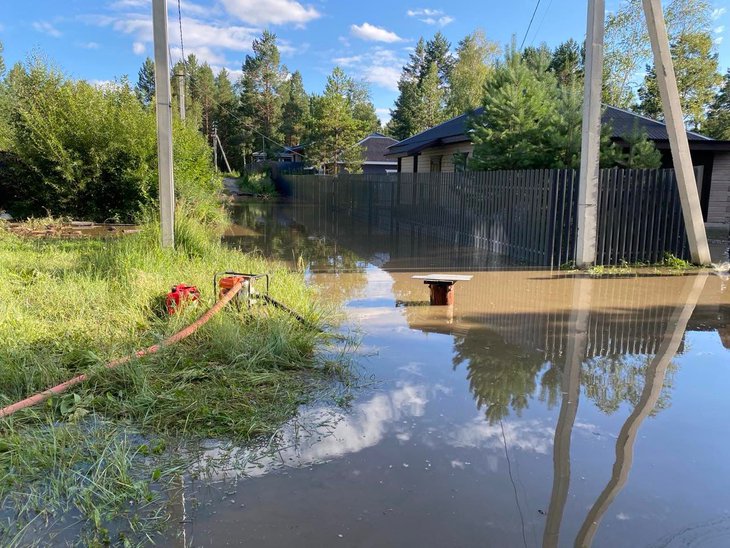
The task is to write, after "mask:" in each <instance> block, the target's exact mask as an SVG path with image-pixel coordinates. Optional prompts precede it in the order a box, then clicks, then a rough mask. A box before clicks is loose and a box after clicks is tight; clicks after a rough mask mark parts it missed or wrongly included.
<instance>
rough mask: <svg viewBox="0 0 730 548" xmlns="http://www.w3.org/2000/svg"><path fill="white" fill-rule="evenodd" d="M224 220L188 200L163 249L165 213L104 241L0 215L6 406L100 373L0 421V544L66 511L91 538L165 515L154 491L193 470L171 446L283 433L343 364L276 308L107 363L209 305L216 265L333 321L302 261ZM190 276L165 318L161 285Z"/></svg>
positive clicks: (317, 336) (119, 534)
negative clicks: (191, 208)
mask: <svg viewBox="0 0 730 548" xmlns="http://www.w3.org/2000/svg"><path fill="white" fill-rule="evenodd" d="M212 233H213V231H212V230H211V227H210V226H205V225H202V224H201V223H199V222H196V221H191V220H189V219H188V218H187V217H186V214H185V212H184V211H181V212H179V214H178V223H177V227H176V236H177V249H176V250H175V251H162V250H160V249H159V246H158V245H157V242H158V236H159V234H158V230H157V226H156V224H155V223H148V224H145V225H143V226H142V230H141V232H140V233H138V234H133V235H129V236H124V237H118V238H111V239H105V240H100V239H85V240H60V239H39V238H27V237H21V236H18V235H15V234H11V233H9V232H7V231H4V230H2V228H1V227H0V281H1V283H0V295H1V296H0V406H4V405H7V404H9V403H12V402H14V401H16V400H18V399H21V398H23V397H26V396H28V395H30V394H33V393H35V392H37V391H40V390H43V389H45V388H47V387H49V386H51V385H54V384H56V383H59V382H61V381H64V380H66V379H68V378H69V377H71V376H73V375H76V374H79V373H80V372H91V378H90V379H89V381H87V382H86V383H84V384H83V385H81V386H80V387H78V388H77V389H74V390H73V391H72V392H70V393H68V394H66V395H63V396H58V397H55V398H53V399H51V400H49V401H48V402H46V404H44V405H42V406H39V407H37V408H34V409H32V410H28V411H23V412H20V413H18V414H16V415H14V416H12V417H10V418H8V419H0V544H3V545H8V544H12V543H13V542H18V543H24V542H26V541H27V540H28V537H27V534H28V533H27V531H29V530H32V529H33V528H36V527H38V526H40V525H41V524H42V527H51V525H53V524H54V523H56V521H55V520H58V519H62V518H64V519H70V518H69V516H72V517H73V516H75V519H77V520H79V522H80V523H82V524H84V525H83V528H84V530H85V532H86V533H85V534H86V535H87V536H86V537H84V538H85V539H86V540H85V541H84V542H87V541H88V542H107V541H112V542H116V541H121V540H123V539H124V538H127V536H129V535H132V536H134V535H140V534H142V532H143V531H144V530H145V528H146V527H147V526H151V527H152V529H155V528H157V527H158V526H159V525H161V524H162V523H163V522H164V515H165V513H164V512H162V513H160V508H161V507H160V505H159V504H158V502H159V501H160V500H162V499H164V498H165V497H164V493H165V492H166V491H167V489H168V483H169V482H171V481H172V480H173V478H175V477H176V476H177V475H178V474H179V473H180V472H181V470H184V468H185V463H184V462H182V461H181V460H180V457H179V453H178V452H177V451H176V450H175V449H174V447H173V446H174V444H177V443H180V442H181V440H191V439H200V438H223V439H236V440H247V439H251V438H253V437H256V436H258V435H260V434H264V433H269V432H272V431H273V430H275V429H276V428H277V427H278V426H280V425H281V423H282V422H283V421H284V420H286V419H287V418H288V417H290V416H291V415H292V414H293V413H294V412H295V411H296V408H297V406H298V405H299V404H300V403H302V402H303V401H305V400H306V399H307V398H308V397H309V396H310V395H311V394H312V386H313V384H316V383H319V382H322V381H325V380H327V379H330V378H331V377H332V374H333V372H332V369H331V368H326V367H322V366H321V364H320V363H319V360H318V359H317V356H316V347H317V344H318V342H320V341H322V340H323V338H324V335H322V334H321V333H320V332H319V331H318V330H315V329H310V328H306V327H303V326H302V325H301V324H299V323H297V322H296V321H294V320H293V319H292V318H291V317H290V316H288V315H286V314H284V313H282V312H280V311H277V310H275V309H270V308H265V307H258V308H254V309H252V310H251V311H248V310H246V311H243V312H240V313H239V312H236V311H235V308H233V307H231V308H230V309H228V310H225V311H224V312H223V313H221V314H219V315H218V316H216V317H215V318H214V319H213V320H212V321H211V322H210V323H208V324H207V325H206V326H204V327H203V328H202V329H201V330H200V331H199V332H197V333H196V334H195V335H193V336H192V337H191V338H189V339H187V340H185V341H183V342H182V343H180V344H178V345H176V346H174V347H170V348H167V349H165V350H163V351H162V352H160V353H159V354H156V355H154V356H149V357H146V358H143V359H139V360H135V361H133V362H130V363H129V364H127V365H125V366H122V367H120V368H119V369H116V370H113V371H109V370H103V368H102V366H103V364H104V363H106V362H107V361H109V360H111V359H113V358H117V357H121V356H125V355H127V354H129V353H130V352H132V351H133V350H135V349H138V348H141V347H144V346H147V345H150V344H153V343H156V342H159V341H160V340H162V339H163V338H164V337H166V336H168V335H170V334H172V333H174V332H176V331H178V330H179V329H181V328H182V327H183V326H185V325H187V324H189V323H190V322H191V321H192V320H193V319H194V318H195V317H197V316H198V315H200V314H201V313H202V311H203V310H205V309H207V307H208V306H209V305H211V304H212V303H213V300H214V296H213V291H212V275H213V273H214V272H220V271H225V270H236V271H240V272H261V273H263V272H268V273H270V274H272V286H271V292H272V296H274V297H275V298H277V299H279V300H281V301H283V302H285V303H286V304H287V305H289V306H291V307H292V308H294V309H295V310H297V311H298V312H299V313H300V314H302V315H303V316H304V317H305V318H306V319H307V320H308V321H309V322H311V323H313V324H316V325H323V323H324V320H323V319H324V318H325V317H326V316H327V317H329V315H330V313H331V311H327V310H323V309H322V308H320V307H318V306H316V305H315V304H314V303H315V302H316V299H314V298H313V295H312V293H311V290H310V289H308V288H307V287H306V286H305V284H304V279H303V275H302V274H301V273H296V272H290V271H288V270H286V269H285V268H283V267H282V266H281V265H277V264H275V263H271V262H267V261H265V260H264V259H262V258H260V257H255V256H252V255H244V254H242V253H240V252H238V251H235V250H230V249H227V248H225V247H223V246H221V245H220V244H219V243H218V242H217V241H216V239H215V238H214V236H211V234H212ZM180 282H186V283H191V284H194V285H197V286H198V287H199V288H200V289H201V292H202V302H201V303H200V306H199V307H197V308H195V307H189V308H187V309H186V310H185V311H183V313H181V314H178V315H175V316H173V317H168V316H166V315H165V314H164V312H163V301H162V299H161V296H164V294H165V293H166V292H167V291H168V290H169V288H170V287H171V286H172V285H174V284H177V283H180ZM130 503H131V504H130ZM140 516H145V519H144V520H141V519H140ZM120 520H121V524H120ZM24 524H26V525H27V524H30V525H29V527H30V529H28V530H26V531H25V532H24V531H23V527H24Z"/></svg>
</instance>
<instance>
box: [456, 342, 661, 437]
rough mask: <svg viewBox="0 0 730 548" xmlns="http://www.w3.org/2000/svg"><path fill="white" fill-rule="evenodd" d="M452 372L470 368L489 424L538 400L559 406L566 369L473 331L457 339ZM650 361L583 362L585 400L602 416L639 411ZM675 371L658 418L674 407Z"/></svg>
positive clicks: (629, 357) (472, 384) (620, 358)
mask: <svg viewBox="0 0 730 548" xmlns="http://www.w3.org/2000/svg"><path fill="white" fill-rule="evenodd" d="M454 349H455V351H456V356H455V357H454V366H455V367H456V366H458V365H460V364H462V363H464V362H466V363H467V371H468V372H467V378H468V380H469V386H470V388H471V391H472V393H473V394H474V398H475V399H476V403H477V406H478V407H479V408H480V409H481V408H482V407H484V408H485V410H486V417H487V419H488V420H489V422H490V423H491V424H493V423H495V422H497V421H499V420H500V419H503V418H506V417H507V416H509V414H510V412H513V413H515V414H516V415H517V416H520V414H521V412H522V411H523V410H524V409H526V408H527V407H528V405H529V402H530V399H532V398H533V397H535V396H536V395H537V398H538V399H539V401H541V402H545V403H546V404H547V405H548V407H549V408H552V407H554V406H555V405H557V404H558V403H559V398H560V383H561V379H562V374H563V364H562V363H555V362H553V361H550V360H547V361H546V359H545V352H544V351H538V350H526V349H524V348H522V347H520V346H517V345H514V344H510V343H507V342H505V340H504V338H503V337H502V336H501V335H500V334H498V333H497V332H495V331H490V330H487V329H478V330H477V329H471V330H469V331H468V332H466V334H464V335H457V336H456V337H455V342H454ZM652 357H653V356H651V355H614V356H597V357H591V358H588V359H584V360H583V363H582V367H581V377H580V382H581V385H582V386H583V390H584V392H585V395H586V396H587V397H588V398H589V399H590V400H592V401H593V402H594V403H595V404H596V406H597V407H598V408H599V409H600V410H601V411H602V412H604V413H606V414H611V413H614V412H615V411H617V410H618V409H619V407H620V405H621V404H622V403H628V404H630V405H631V406H632V407H634V406H636V404H637V402H638V401H639V398H640V396H641V393H642V390H643V387H644V382H645V377H646V373H647V368H648V366H649V364H650V362H651V360H652ZM674 371H675V366H674V365H670V370H669V374H668V376H667V380H666V382H665V384H664V389H663V391H662V395H661V398H660V399H659V401H658V403H657V406H656V408H655V410H654V413H656V412H658V411H661V410H663V409H665V408H667V407H669V404H670V396H669V391H670V390H671V388H672V380H673V375H672V374H673V372H674Z"/></svg>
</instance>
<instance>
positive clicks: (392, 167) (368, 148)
mask: <svg viewBox="0 0 730 548" xmlns="http://www.w3.org/2000/svg"><path fill="white" fill-rule="evenodd" d="M397 143H398V141H396V140H395V139H393V138H391V137H386V136H385V135H383V134H382V133H371V134H370V135H368V136H367V137H365V138H364V139H363V140H362V141H360V142H358V143H357V144H358V145H360V147H361V148H362V155H363V162H362V172H363V173H364V174H365V175H368V174H373V173H396V172H397V171H398V160H396V159H395V158H386V156H385V154H386V153H387V152H388V148H389V147H391V146H393V145H395V144H397Z"/></svg>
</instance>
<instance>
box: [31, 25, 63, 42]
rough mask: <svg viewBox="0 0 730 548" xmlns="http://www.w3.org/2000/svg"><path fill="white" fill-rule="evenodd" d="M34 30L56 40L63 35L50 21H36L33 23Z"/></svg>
mask: <svg viewBox="0 0 730 548" xmlns="http://www.w3.org/2000/svg"><path fill="white" fill-rule="evenodd" d="M33 28H34V29H35V30H37V31H38V32H40V33H42V34H47V35H48V36H53V37H54V38H59V37H61V36H62V34H63V33H62V32H61V31H60V30H58V29H57V28H56V27H54V26H53V25H52V24H51V23H49V22H48V21H35V22H34V23H33Z"/></svg>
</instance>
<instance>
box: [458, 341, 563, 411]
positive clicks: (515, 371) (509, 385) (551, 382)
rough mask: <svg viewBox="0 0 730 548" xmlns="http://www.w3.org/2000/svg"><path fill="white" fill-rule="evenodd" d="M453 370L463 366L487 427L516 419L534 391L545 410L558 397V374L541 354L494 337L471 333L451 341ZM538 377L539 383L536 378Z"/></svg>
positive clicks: (555, 401)
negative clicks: (463, 364)
mask: <svg viewBox="0 0 730 548" xmlns="http://www.w3.org/2000/svg"><path fill="white" fill-rule="evenodd" d="M454 349H455V351H456V356H455V357H454V367H455V368H456V367H458V366H459V365H460V364H462V363H464V362H467V364H468V365H467V371H468V372H467V378H468V379H469V386H470V388H471V391H472V393H473V394H474V397H475V398H476V402H477V406H478V407H479V408H480V409H481V408H482V407H484V408H485V409H486V416H487V419H488V420H489V422H490V424H493V423H495V422H498V421H499V420H500V419H502V418H505V417H507V416H508V415H509V414H510V410H512V411H513V412H514V413H516V414H517V415H518V416H519V415H520V414H521V413H522V411H523V410H524V409H526V408H527V407H528V405H529V400H530V399H531V398H532V397H533V395H534V394H535V392H537V390H538V384H539V388H540V391H539V395H538V397H539V399H540V401H546V402H547V404H548V405H549V406H551V407H552V406H553V405H555V404H556V403H557V401H558V397H559V395H560V373H559V371H558V370H557V368H556V367H555V366H554V365H553V364H552V363H550V362H546V361H545V359H544V356H543V353H542V352H538V351H535V350H533V351H527V350H525V349H523V348H520V347H518V346H515V345H512V344H508V343H506V342H505V341H504V339H503V338H502V337H501V336H500V335H499V334H497V333H495V332H493V331H489V330H486V329H479V330H476V329H472V330H470V331H468V332H467V333H466V334H465V335H463V336H457V337H456V338H455V341H454ZM541 373H542V376H541V377H540V380H539V381H538V376H539V375H540V374H541Z"/></svg>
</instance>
